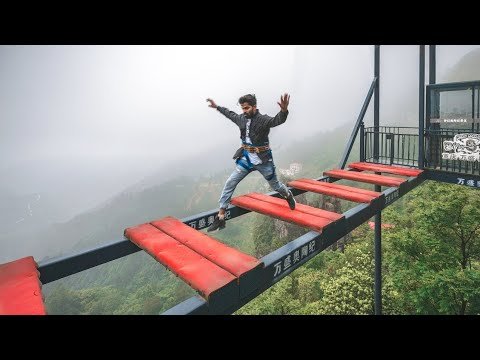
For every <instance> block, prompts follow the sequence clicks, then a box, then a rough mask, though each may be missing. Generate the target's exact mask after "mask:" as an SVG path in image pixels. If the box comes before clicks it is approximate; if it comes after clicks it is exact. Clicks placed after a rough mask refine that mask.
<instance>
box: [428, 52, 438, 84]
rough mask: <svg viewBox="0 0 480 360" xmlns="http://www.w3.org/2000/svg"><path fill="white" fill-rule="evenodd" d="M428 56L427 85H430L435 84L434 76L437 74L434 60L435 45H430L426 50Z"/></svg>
mask: <svg viewBox="0 0 480 360" xmlns="http://www.w3.org/2000/svg"><path fill="white" fill-rule="evenodd" d="M428 56H429V60H430V61H429V65H428V73H429V74H428V83H429V84H430V85H432V84H435V83H436V81H437V79H436V74H437V60H436V47H435V45H430V46H429V49H428Z"/></svg>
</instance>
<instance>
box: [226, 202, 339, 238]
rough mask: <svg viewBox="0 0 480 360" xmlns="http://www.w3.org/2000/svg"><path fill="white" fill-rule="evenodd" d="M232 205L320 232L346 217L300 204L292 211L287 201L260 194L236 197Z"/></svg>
mask: <svg viewBox="0 0 480 360" xmlns="http://www.w3.org/2000/svg"><path fill="white" fill-rule="evenodd" d="M231 203H232V204H234V205H236V206H239V207H242V208H245V209H248V210H251V211H256V212H259V213H261V214H265V215H269V216H272V217H274V218H277V219H280V220H284V221H288V222H291V223H294V224H297V225H300V226H304V227H307V228H309V229H312V230H314V231H318V232H321V231H322V229H323V228H325V227H326V226H328V225H330V224H331V223H333V222H335V221H337V220H339V219H342V218H343V217H344V216H343V215H341V214H337V213H333V212H330V211H326V210H322V209H317V208H314V207H311V206H307V205H303V204H298V203H297V205H296V206H295V210H290V208H289V207H288V203H287V201H286V200H283V199H278V198H275V197H272V196H268V195H264V194H258V193H249V194H246V195H242V196H238V197H235V198H233V199H232V201H231Z"/></svg>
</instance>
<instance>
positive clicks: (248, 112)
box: [240, 102, 257, 118]
mask: <svg viewBox="0 0 480 360" xmlns="http://www.w3.org/2000/svg"><path fill="white" fill-rule="evenodd" d="M240 106H241V107H242V111H243V113H244V114H245V116H246V117H247V118H251V117H253V115H255V112H256V111H257V107H256V106H252V105H250V104H249V103H246V102H245V103H242V104H240Z"/></svg>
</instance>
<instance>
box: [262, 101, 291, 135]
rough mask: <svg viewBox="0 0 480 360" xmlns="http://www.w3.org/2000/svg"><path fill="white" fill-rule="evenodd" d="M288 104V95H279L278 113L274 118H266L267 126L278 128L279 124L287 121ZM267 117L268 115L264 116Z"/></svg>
mask: <svg viewBox="0 0 480 360" xmlns="http://www.w3.org/2000/svg"><path fill="white" fill-rule="evenodd" d="M289 102H290V95H288V94H287V93H285V94H284V95H280V102H277V104H278V105H279V106H280V111H279V112H278V114H277V115H275V117H273V118H272V117H269V118H268V120H267V121H268V125H269V126H270V127H274V126H278V125H280V124H283V123H284V122H285V121H286V120H287V116H288V104H289ZM265 116H268V115H265Z"/></svg>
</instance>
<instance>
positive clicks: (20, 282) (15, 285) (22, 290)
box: [0, 256, 47, 315]
mask: <svg viewBox="0 0 480 360" xmlns="http://www.w3.org/2000/svg"><path fill="white" fill-rule="evenodd" d="M37 267H38V266H37V263H36V262H35V260H34V259H33V257H32V256H28V257H24V258H21V259H18V260H15V261H12V262H9V263H6V264H1V265H0V315H45V314H46V313H47V312H46V309H45V303H44V301H43V295H42V290H41V289H42V284H41V283H40V279H39V275H40V273H39V272H38V270H37Z"/></svg>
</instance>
